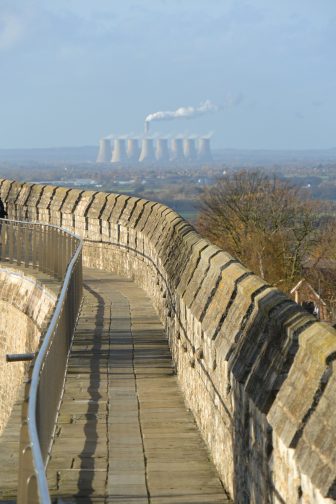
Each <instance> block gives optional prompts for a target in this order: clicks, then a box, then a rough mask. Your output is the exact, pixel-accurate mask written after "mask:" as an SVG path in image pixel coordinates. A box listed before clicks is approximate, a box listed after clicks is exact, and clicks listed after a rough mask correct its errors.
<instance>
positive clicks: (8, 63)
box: [0, 0, 336, 149]
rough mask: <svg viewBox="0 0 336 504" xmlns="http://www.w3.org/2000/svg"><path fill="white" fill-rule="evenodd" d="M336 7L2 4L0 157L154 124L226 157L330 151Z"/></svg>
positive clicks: (291, 1)
mask: <svg viewBox="0 0 336 504" xmlns="http://www.w3.org/2000/svg"><path fill="white" fill-rule="evenodd" d="M335 47H336V2H335V0H320V1H319V2H317V1H316V0H281V1H277V2H275V1H270V0H202V1H201V0H141V1H140V0H123V1H122V2H120V1H116V0H54V1H51V0H0V72H1V73H0V100H1V115H0V148H16V147H47V146H66V145H69V146H70V145H87V144H90V145H92V144H95V143H97V142H98V139H99V138H100V137H102V136H105V135H108V134H109V133H116V134H127V133H138V132H142V130H143V121H144V118H145V116H146V115H147V114H150V113H153V112H156V111H159V110H175V109H176V108H178V107H181V106H188V105H192V106H198V105H199V104H200V103H201V102H202V101H204V100H206V99H209V100H211V101H212V102H213V103H215V104H217V105H218V106H219V107H220V110H219V112H217V113H212V114H209V115H203V116H200V117H197V118H194V119H192V120H183V119H182V120H176V121H173V122H165V123H164V122H157V123H152V125H151V131H152V132H153V133H154V132H160V133H164V134H169V133H171V134H179V133H190V134H194V133H195V134H199V133H208V132H210V131H213V132H214V136H213V144H214V146H216V147H223V148H225V147H228V148H231V147H233V148H266V149H272V148H280V149H281V148H328V147H336V138H335V134H334V132H335V120H336V119H335V117H336V58H335Z"/></svg>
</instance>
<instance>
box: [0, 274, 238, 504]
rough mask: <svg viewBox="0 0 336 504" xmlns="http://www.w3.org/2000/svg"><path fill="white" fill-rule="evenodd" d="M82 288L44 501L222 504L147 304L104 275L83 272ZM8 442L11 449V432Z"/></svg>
mask: <svg viewBox="0 0 336 504" xmlns="http://www.w3.org/2000/svg"><path fill="white" fill-rule="evenodd" d="M84 283H85V300H84V304H83V308H82V313H81V316H80V319H79V323H78V326H77V330H76V334H75V339H74V343H73V347H72V353H71V356H70V359H69V368H68V373H67V379H66V384H65V392H64V397H63V402H62V405H61V411H60V416H59V419H58V426H57V429H56V432H57V435H56V439H55V443H54V446H53V450H52V456H51V460H50V462H49V466H48V480H49V484H50V488H51V492H52V496H53V498H61V499H62V502H63V503H64V504H66V503H68V504H72V503H73V504H74V503H79V504H89V503H90V504H102V503H104V504H112V503H113V504H149V503H150V504H193V503H195V504H196V503H198V504H212V503H216V504H217V503H218V504H219V503H221V504H224V503H228V502H229V499H228V498H227V496H226V493H225V491H224V490H223V487H222V484H221V482H220V480H219V477H218V474H217V472H216V470H215V468H214V466H213V464H212V463H211V461H210V460H209V455H208V452H207V450H206V448H205V445H204V443H203V441H202V439H201V436H200V434H199V432H198V430H197V427H196V424H195V422H194V419H193V417H192V415H191V413H190V412H189V411H188V410H187V408H186V407H185V404H184V400H183V396H182V394H181V392H180V389H179V387H178V383H177V379H176V376H175V374H174V369H173V366H172V362H171V358H170V353H169V348H168V344H167V340H166V337H165V334H164V331H163V329H162V327H161V324H160V322H159V320H158V317H157V315H156V313H155V311H154V309H153V306H152V304H151V302H150V300H149V299H148V298H147V297H146V296H145V294H144V293H143V291H142V290H141V289H140V288H138V287H136V286H135V285H134V284H133V283H132V282H131V281H129V280H127V279H123V278H121V277H119V276H117V275H114V274H110V273H106V272H103V271H98V270H89V269H85V270H84ZM18 411H19V410H18ZM11 429H12V427H11ZM8 436H9V437H8V442H9V440H10V439H14V440H15V428H14V429H13V430H10V431H8ZM13 443H15V441H13ZM0 463H1V452H0ZM16 464H17V461H16V460H15V457H14V458H13V467H15V465H16ZM12 472H13V474H14V471H12ZM0 477H1V476H0ZM14 480H15V475H14V476H13V481H14ZM13 481H12V482H11V485H12V486H13V484H14V483H13Z"/></svg>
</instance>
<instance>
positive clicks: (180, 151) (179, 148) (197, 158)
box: [96, 136, 213, 165]
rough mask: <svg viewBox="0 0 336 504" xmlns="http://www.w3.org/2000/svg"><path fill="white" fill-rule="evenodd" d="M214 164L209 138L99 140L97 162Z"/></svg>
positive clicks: (124, 138)
mask: <svg viewBox="0 0 336 504" xmlns="http://www.w3.org/2000/svg"><path fill="white" fill-rule="evenodd" d="M212 161H213V158H212V153H211V147H210V138H209V137H199V138H195V137H190V138H189V137H182V136H179V137H175V138H172V139H171V140H170V141H169V140H168V138H149V137H147V136H145V137H144V138H142V140H141V146H140V144H139V138H135V137H115V138H114V139H111V138H102V139H101V140H100V141H99V150H98V156H97V161H96V162H97V163H113V164H138V163H141V164H144V163H146V164H153V165H154V164H158V165H165V164H169V163H171V164H188V163H211V162H212Z"/></svg>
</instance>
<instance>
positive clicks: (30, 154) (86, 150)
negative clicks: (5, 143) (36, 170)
mask: <svg viewBox="0 0 336 504" xmlns="http://www.w3.org/2000/svg"><path fill="white" fill-rule="evenodd" d="M97 152H98V146H96V145H94V146H92V145H85V146H83V147H50V148H45V149H0V161H9V162H17V161H19V162H21V163H22V162H24V163H29V162H62V161H64V162H81V163H83V162H88V163H93V162H95V161H96V157H97Z"/></svg>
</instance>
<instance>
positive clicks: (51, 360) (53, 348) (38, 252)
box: [0, 219, 83, 504]
mask: <svg viewBox="0 0 336 504" xmlns="http://www.w3.org/2000/svg"><path fill="white" fill-rule="evenodd" d="M0 228H1V238H2V240H1V246H0V255H1V260H5V261H8V262H10V263H13V262H16V263H17V264H18V265H21V264H22V263H23V264H24V265H25V266H33V267H35V268H38V269H39V270H41V271H43V272H47V273H49V274H50V275H53V276H54V277H56V278H61V277H63V278H62V279H63V285H62V288H61V292H60V294H59V296H58V300H57V304H56V307H55V310H54V313H53V316H52V318H51V321H50V323H49V326H48V328H47V331H46V333H45V335H44V337H43V340H42V344H41V346H40V348H39V351H38V353H37V354H36V356H35V358H34V360H33V362H32V365H31V367H30V373H31V379H30V380H28V382H27V384H26V390H25V400H24V402H23V408H22V426H21V435H20V461H19V485H18V502H19V503H29V504H32V503H34V504H35V503H43V504H44V503H47V504H48V503H51V500H50V495H49V490H48V483H47V478H46V466H47V463H48V460H49V456H50V450H51V446H52V443H53V438H54V433H55V426H56V420H57V416H58V413H59V407H60V403H61V400H62V395H63V388H64V380H65V373H66V365H67V360H68V356H69V351H70V347H71V341H72V335H73V332H74V329H75V326H76V322H77V318H78V314H79V310H80V304H81V300H82V248H83V242H82V240H81V239H80V238H79V237H78V236H76V235H74V234H73V233H70V232H68V231H65V230H64V229H61V228H59V227H57V226H53V225H50V224H44V223H32V222H27V221H12V220H9V219H1V220H0ZM22 233H23V234H24V240H23V242H22V241H21V238H22ZM36 234H37V236H36ZM29 238H30V240H29ZM58 250H59V252H60V253H59V254H58V255H57V252H58ZM3 252H5V253H4V254H3ZM53 366H54V367H55V369H53ZM55 375H56V376H55Z"/></svg>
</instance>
